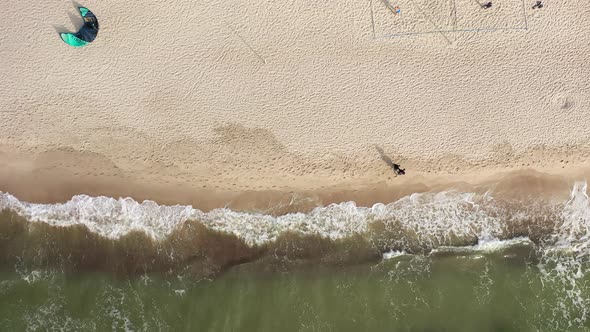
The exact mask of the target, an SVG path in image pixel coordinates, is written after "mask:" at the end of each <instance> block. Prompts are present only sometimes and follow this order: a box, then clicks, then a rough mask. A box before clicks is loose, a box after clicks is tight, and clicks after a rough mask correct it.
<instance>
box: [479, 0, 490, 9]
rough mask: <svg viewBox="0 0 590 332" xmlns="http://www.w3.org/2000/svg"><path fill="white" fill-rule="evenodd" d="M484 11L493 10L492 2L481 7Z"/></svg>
mask: <svg viewBox="0 0 590 332" xmlns="http://www.w3.org/2000/svg"><path fill="white" fill-rule="evenodd" d="M481 7H482V8H483V9H488V8H492V2H491V1H488V2H486V3H484V4H483V5H482V6H481Z"/></svg>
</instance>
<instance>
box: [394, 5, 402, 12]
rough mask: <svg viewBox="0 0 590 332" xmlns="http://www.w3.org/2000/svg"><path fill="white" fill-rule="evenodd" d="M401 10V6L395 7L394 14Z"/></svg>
mask: <svg viewBox="0 0 590 332" xmlns="http://www.w3.org/2000/svg"><path fill="white" fill-rule="evenodd" d="M400 12H401V9H400V8H399V6H395V7H393V13H394V14H399V13H400Z"/></svg>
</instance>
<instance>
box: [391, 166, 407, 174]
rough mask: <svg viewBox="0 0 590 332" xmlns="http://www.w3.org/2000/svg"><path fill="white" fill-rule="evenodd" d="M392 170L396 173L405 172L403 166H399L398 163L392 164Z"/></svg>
mask: <svg viewBox="0 0 590 332" xmlns="http://www.w3.org/2000/svg"><path fill="white" fill-rule="evenodd" d="M392 167H393V171H394V172H395V174H396V175H405V174H406V169H405V168H401V167H400V166H399V165H398V164H393V165H392Z"/></svg>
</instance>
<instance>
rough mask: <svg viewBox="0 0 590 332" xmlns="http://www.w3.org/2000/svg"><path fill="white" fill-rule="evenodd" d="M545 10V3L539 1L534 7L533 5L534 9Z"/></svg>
mask: <svg viewBox="0 0 590 332" xmlns="http://www.w3.org/2000/svg"><path fill="white" fill-rule="evenodd" d="M541 8H543V1H537V2H536V3H535V4H534V5H533V9H541Z"/></svg>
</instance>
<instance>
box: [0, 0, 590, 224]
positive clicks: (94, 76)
mask: <svg viewBox="0 0 590 332" xmlns="http://www.w3.org/2000/svg"><path fill="white" fill-rule="evenodd" d="M493 3H494V5H493V7H492V8H490V9H487V10H484V9H481V8H479V7H478V6H477V2H476V1H475V0H455V1H444V0H437V1H425V0H399V1H392V2H391V4H393V5H397V6H399V7H400V9H401V13H400V14H399V15H393V14H392V13H391V11H389V10H388V9H387V7H386V6H385V5H384V4H383V2H381V1H380V0H373V1H369V0H366V1H365V0H363V1H345V2H341V3H337V2H327V1H300V0H296V1H291V2H281V1H269V0H262V1H254V2H252V1H241V0H239V1H233V2H211V1H199V2H194V1H186V0H176V1H165V2H162V1H160V2H151V3H150V2H148V3H146V2H140V1H135V2H129V1H128V2H121V1H111V0H103V1H98V2H90V1H82V2H80V5H84V6H87V7H88V8H89V9H91V10H92V11H93V12H94V13H95V14H96V16H97V17H98V20H99V23H100V26H101V30H100V32H99V35H98V38H97V39H96V41H95V42H93V43H92V44H91V45H89V46H87V47H85V48H82V49H75V48H72V47H69V46H67V45H66V44H64V43H63V42H62V41H61V40H60V39H59V36H58V35H57V33H56V30H58V31H63V30H75V29H76V28H77V27H79V25H80V24H81V21H80V19H79V15H77V14H76V9H75V8H74V7H73V5H72V4H71V3H69V2H63V1H57V0H47V1H43V2H33V1H30V0H23V1H5V2H3V3H2V4H0V82H2V83H1V84H0V191H7V192H11V193H14V194H16V195H17V196H18V197H19V198H23V199H27V200H32V201H44V202H49V201H62V200H66V199H68V198H69V197H71V196H72V195H73V194H77V193H88V194H93V195H109V196H115V197H116V196H132V197H134V198H137V199H146V198H150V199H155V200H157V201H159V202H162V203H166V204H171V203H190V204H194V205H195V206H197V207H201V208H203V209H209V208H213V207H217V206H224V205H226V204H229V206H231V207H234V208H238V209H248V208H250V209H260V210H264V211H266V210H265V209H266V208H267V207H268V209H272V208H273V207H275V206H276V205H277V204H279V203H283V204H287V205H288V203H290V202H291V199H292V198H293V197H294V196H293V195H295V197H307V198H308V197H314V199H313V200H312V201H313V202H308V201H306V199H307V198H305V199H302V200H301V201H298V202H299V203H298V204H300V205H301V208H302V209H304V208H305V207H307V206H308V205H313V204H325V203H328V202H332V201H340V200H349V199H353V200H356V201H357V202H358V203H359V204H370V203H372V202H376V201H391V200H393V199H395V198H397V197H399V196H402V195H406V194H408V193H411V192H415V191H425V190H437V189H441V188H446V187H448V186H455V187H456V186H462V185H466V183H468V184H470V185H473V184H481V183H490V181H491V182H493V183H495V184H494V186H495V187H496V188H498V186H499V187H502V186H511V185H513V184H515V183H518V181H508V180H502V181H504V182H502V181H500V180H496V181H495V182H494V181H492V180H490V179H493V178H495V179H500V178H502V179H513V177H514V176H515V175H514V174H517V175H518V174H520V175H519V176H520V177H519V179H521V180H519V181H521V183H520V184H521V185H523V184H524V183H527V184H530V183H533V184H535V185H534V186H533V187H535V186H536V187H537V189H539V190H541V189H543V190H547V189H548V188H550V187H554V186H553V185H552V184H555V185H556V186H558V187H559V186H561V185H563V186H564V187H566V186H567V185H569V184H570V183H571V181H573V180H575V179H583V178H584V177H585V176H586V174H590V172H588V171H587V170H585V169H584V167H585V166H587V165H588V164H587V161H588V157H589V155H590V130H589V128H590V116H588V115H589V114H590V112H589V111H590V64H589V63H588V54H590V46H589V45H590V18H589V17H590V6H588V4H587V2H585V1H581V0H574V1H567V2H566V1H545V7H544V8H542V9H540V10H533V9H532V8H531V7H532V5H533V3H534V1H514V0H510V1H509V0H496V1H493ZM74 25H77V27H75V26H74ZM380 151H382V152H381V153H380ZM388 158H389V159H391V160H393V161H394V162H397V163H400V164H401V165H402V167H405V168H406V169H407V172H408V174H407V175H406V176H404V177H395V176H394V174H393V172H392V170H391V169H390V167H389V166H388V164H387V159H388ZM521 169H529V170H533V171H528V172H527V173H526V174H525V175H526V176H525V175H523V174H524V173H518V172H519V171H520V170H521ZM536 171H538V172H543V173H547V174H554V175H556V176H559V178H558V179H557V180H555V179H553V178H551V177H550V176H545V177H543V180H542V181H541V180H538V181H537V180H534V179H536V178H538V177H540V175H539V173H534V172H536ZM499 172H500V173H507V172H517V173H514V174H512V175H508V176H507V175H505V174H504V175H502V174H500V175H498V173H499ZM522 179H524V180H522ZM527 179H528V180H527ZM531 179H533V180H532V182H531ZM506 181H507V182H506ZM552 181H553V182H552ZM498 183H500V184H498ZM556 183H558V184H559V185H557V184H556ZM470 185H467V186H470ZM560 188H561V187H560ZM297 195H303V196H297ZM279 206H280V204H279ZM279 210H280V208H279ZM281 211H282V210H281ZM271 212H273V213H274V212H277V211H275V210H273V211H271Z"/></svg>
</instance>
